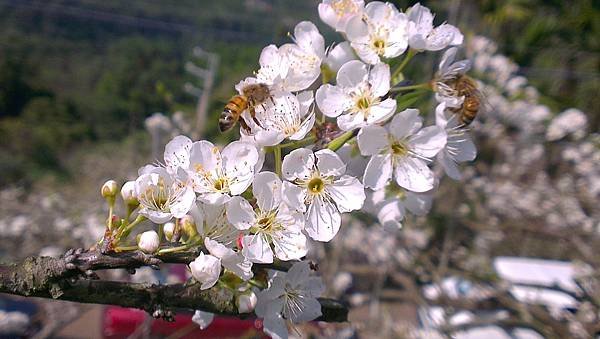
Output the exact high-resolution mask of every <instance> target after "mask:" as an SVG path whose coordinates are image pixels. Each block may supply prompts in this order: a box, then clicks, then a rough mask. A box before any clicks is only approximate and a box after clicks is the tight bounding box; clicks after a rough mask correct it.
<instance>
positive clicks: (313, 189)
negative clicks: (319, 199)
mask: <svg viewBox="0 0 600 339" xmlns="http://www.w3.org/2000/svg"><path fill="white" fill-rule="evenodd" d="M324 188H325V183H324V182H323V179H321V178H312V179H310V181H309V182H308V191H309V192H310V193H312V194H318V193H321V192H322V191H323V189H324Z"/></svg>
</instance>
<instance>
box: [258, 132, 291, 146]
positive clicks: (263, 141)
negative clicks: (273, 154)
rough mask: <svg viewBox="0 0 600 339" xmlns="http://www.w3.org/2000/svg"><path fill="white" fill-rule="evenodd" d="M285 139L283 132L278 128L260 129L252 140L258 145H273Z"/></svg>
mask: <svg viewBox="0 0 600 339" xmlns="http://www.w3.org/2000/svg"><path fill="white" fill-rule="evenodd" d="M283 139H285V134H284V133H283V132H282V131H279V130H264V129H263V130H260V131H258V132H256V134H255V135H254V140H255V141H256V143H257V144H258V145H260V146H275V145H278V144H280V143H281V142H282V141H283Z"/></svg>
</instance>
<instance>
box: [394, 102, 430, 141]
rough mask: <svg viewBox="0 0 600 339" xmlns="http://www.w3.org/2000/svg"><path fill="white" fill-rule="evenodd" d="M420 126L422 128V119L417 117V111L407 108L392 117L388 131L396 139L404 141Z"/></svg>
mask: <svg viewBox="0 0 600 339" xmlns="http://www.w3.org/2000/svg"><path fill="white" fill-rule="evenodd" d="M421 126H423V119H422V118H421V117H420V116H419V110H418V109H414V108H409V109H406V110H404V111H402V112H400V113H398V114H396V116H394V119H392V122H391V123H390V126H389V129H390V133H392V135H394V136H395V137H396V138H397V139H404V138H406V137H407V136H410V135H412V134H415V133H416V132H417V131H418V130H419V129H421Z"/></svg>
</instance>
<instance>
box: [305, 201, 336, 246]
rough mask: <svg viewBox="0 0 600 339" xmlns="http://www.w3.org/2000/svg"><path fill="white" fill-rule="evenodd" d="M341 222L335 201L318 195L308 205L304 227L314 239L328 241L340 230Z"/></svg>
mask: <svg viewBox="0 0 600 339" xmlns="http://www.w3.org/2000/svg"><path fill="white" fill-rule="evenodd" d="M341 222H342V218H341V216H340V212H339V211H338V210H337V208H336V207H335V205H334V203H333V202H331V201H323V199H322V198H321V197H320V196H316V197H315V198H314V199H313V201H312V204H310V206H309V207H308V212H307V214H306V225H305V228H304V229H305V230H306V233H308V235H309V236H310V237H311V238H312V239H314V240H316V241H323V242H328V241H330V240H331V239H333V237H335V235H336V234H337V232H338V231H339V229H340V225H341Z"/></svg>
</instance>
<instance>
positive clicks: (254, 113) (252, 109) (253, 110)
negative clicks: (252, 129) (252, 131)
mask: <svg viewBox="0 0 600 339" xmlns="http://www.w3.org/2000/svg"><path fill="white" fill-rule="evenodd" d="M249 111H250V116H251V117H252V120H254V123H256V124H257V125H258V126H260V127H261V128H264V127H263V126H262V125H261V123H260V121H258V119H257V118H256V110H255V109H254V106H252V107H250V110H249Z"/></svg>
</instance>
